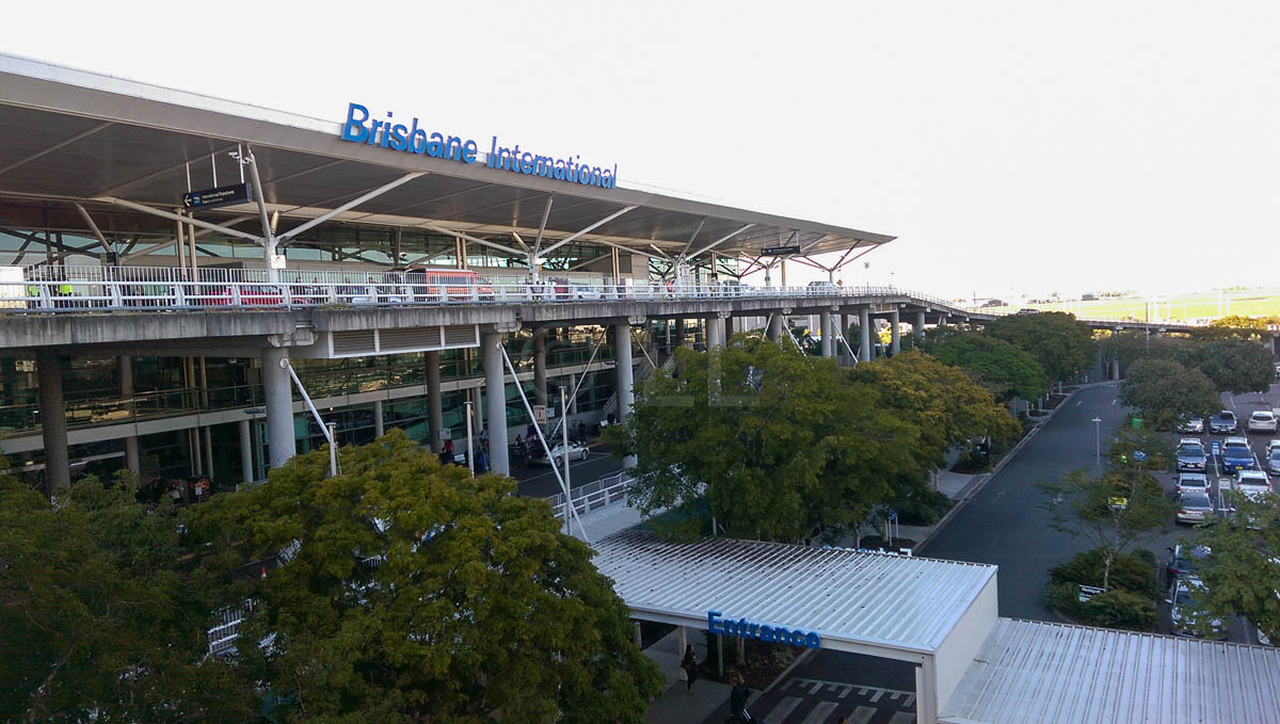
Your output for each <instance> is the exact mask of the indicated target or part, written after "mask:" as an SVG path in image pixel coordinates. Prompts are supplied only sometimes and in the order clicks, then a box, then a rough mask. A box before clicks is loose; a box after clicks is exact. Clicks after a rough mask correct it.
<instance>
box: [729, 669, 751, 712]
mask: <svg viewBox="0 0 1280 724" xmlns="http://www.w3.org/2000/svg"><path fill="white" fill-rule="evenodd" d="M729 682H730V683H731V684H733V689H732V690H731V691H730V692H729V715H730V716H732V717H733V718H734V721H736V722H738V724H751V722H754V721H755V719H754V718H753V717H752V716H751V712H749V711H747V699H748V698H749V697H750V696H751V689H750V687H748V686H747V683H746V681H744V680H743V678H742V674H734V675H733V677H732V678H730V679H729Z"/></svg>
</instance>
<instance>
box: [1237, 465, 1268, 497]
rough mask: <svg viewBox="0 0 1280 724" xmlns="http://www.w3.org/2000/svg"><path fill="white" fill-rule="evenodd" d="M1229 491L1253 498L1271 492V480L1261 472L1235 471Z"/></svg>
mask: <svg viewBox="0 0 1280 724" xmlns="http://www.w3.org/2000/svg"><path fill="white" fill-rule="evenodd" d="M1231 489H1232V490H1238V491H1240V492H1241V493H1244V494H1245V495H1247V496H1249V497H1250V498H1255V497H1257V496H1259V495H1263V494H1265V493H1270V492H1271V479H1270V478H1268V477H1267V474H1266V473H1264V472H1262V471H1261V470H1237V471H1236V474H1235V475H1234V476H1233V477H1232V478H1231Z"/></svg>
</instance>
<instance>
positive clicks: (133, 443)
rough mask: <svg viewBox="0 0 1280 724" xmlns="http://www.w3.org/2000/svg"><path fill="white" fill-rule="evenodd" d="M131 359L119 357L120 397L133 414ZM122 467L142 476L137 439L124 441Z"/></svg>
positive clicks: (134, 437)
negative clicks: (126, 402)
mask: <svg viewBox="0 0 1280 724" xmlns="http://www.w3.org/2000/svg"><path fill="white" fill-rule="evenodd" d="M134 392H135V390H134V387H133V357H130V356H129V355H122V356H121V357H120V397H121V398H123V399H124V400H127V401H128V405H129V409H130V411H131V412H132V413H133V414H136V412H137V411H136V410H135V409H134V405H133V395H134ZM124 465H125V467H126V468H128V469H129V470H131V471H133V474H134V475H137V476H139V477H141V476H142V461H141V459H140V456H139V454H138V437H137V436H136V435H130V436H129V437H126V438H125V439H124Z"/></svg>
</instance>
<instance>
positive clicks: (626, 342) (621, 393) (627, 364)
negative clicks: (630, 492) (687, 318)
mask: <svg viewBox="0 0 1280 724" xmlns="http://www.w3.org/2000/svg"><path fill="white" fill-rule="evenodd" d="M710 326H711V327H714V326H715V325H710ZM613 359H614V360H615V362H616V364H615V366H614V370H615V371H616V373H617V379H616V381H615V385H616V387H617V395H618V421H619V422H623V421H625V420H626V419H627V418H628V417H630V416H631V408H632V406H634V405H635V402H636V394H635V390H633V389H632V386H633V384H634V381H633V379H632V368H631V325H630V324H629V323H627V322H621V323H618V324H615V325H613ZM635 466H636V458H635V456H634V455H628V456H627V457H626V458H624V459H623V461H622V467H624V468H634V467H635Z"/></svg>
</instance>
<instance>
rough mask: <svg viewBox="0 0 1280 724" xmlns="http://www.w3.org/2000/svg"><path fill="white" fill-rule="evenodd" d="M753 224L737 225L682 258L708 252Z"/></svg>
mask: <svg viewBox="0 0 1280 724" xmlns="http://www.w3.org/2000/svg"><path fill="white" fill-rule="evenodd" d="M753 226H755V224H745V225H743V226H742V227H739V228H738V230H737V231H731V232H729V233H728V234H725V235H724V236H722V237H720V238H719V239H716V240H715V241H713V242H711V243H710V244H707V245H706V246H704V247H702V248H701V249H699V250H697V251H696V252H694V253H693V254H692V255H689V256H687V257H684V258H685V261H688V260H689V259H692V258H694V257H696V256H699V255H701V254H705V253H706V252H708V251H711V250H712V249H714V248H716V247H717V246H720V245H721V244H723V243H725V242H726V241H728V240H730V239H732V238H733V237H735V236H737V235H738V234H741V233H742V232H744V231H746V230H747V229H750V228H751V227H753Z"/></svg>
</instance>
